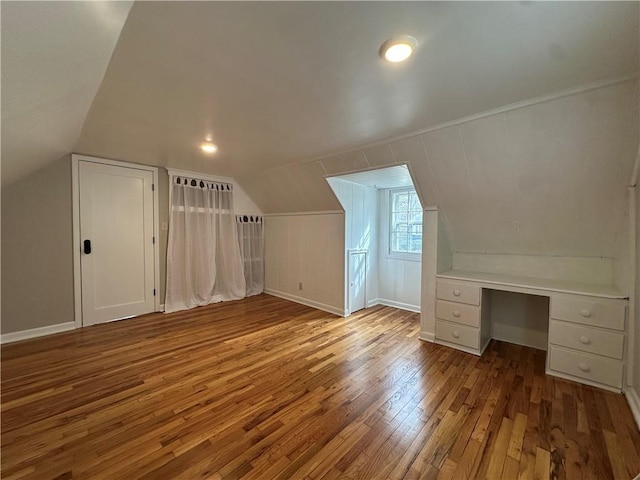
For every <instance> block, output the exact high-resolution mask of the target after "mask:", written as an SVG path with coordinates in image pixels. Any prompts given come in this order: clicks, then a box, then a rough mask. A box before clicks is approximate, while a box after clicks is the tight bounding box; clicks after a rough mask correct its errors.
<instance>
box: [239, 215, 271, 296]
mask: <svg viewBox="0 0 640 480" xmlns="http://www.w3.org/2000/svg"><path fill="white" fill-rule="evenodd" d="M236 222H237V225H238V242H239V243H240V257H242V263H243V265H244V280H245V283H246V284H247V296H250V295H258V294H259V293H262V292H263V290H264V228H263V222H262V217H261V216H259V215H258V216H256V215H238V216H237V217H236Z"/></svg>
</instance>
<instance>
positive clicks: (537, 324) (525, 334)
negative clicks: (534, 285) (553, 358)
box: [489, 290, 549, 350]
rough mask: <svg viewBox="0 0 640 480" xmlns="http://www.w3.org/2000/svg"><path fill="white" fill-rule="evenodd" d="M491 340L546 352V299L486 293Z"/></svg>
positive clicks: (496, 291)
mask: <svg viewBox="0 0 640 480" xmlns="http://www.w3.org/2000/svg"><path fill="white" fill-rule="evenodd" d="M489 296H490V304H491V307H490V312H489V318H490V323H491V338H495V339H496V340H502V341H504V342H508V343H515V344H517V345H525V346H527V347H533V348H537V349H538V350H546V349H547V343H548V338H549V333H548V332H549V297H544V296H538V295H528V294H522V293H514V292H503V291H500V290H489Z"/></svg>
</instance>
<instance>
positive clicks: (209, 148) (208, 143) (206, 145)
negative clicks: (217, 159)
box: [200, 133, 218, 153]
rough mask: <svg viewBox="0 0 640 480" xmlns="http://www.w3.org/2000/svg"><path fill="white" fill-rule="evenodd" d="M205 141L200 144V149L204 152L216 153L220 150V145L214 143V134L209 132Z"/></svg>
mask: <svg viewBox="0 0 640 480" xmlns="http://www.w3.org/2000/svg"><path fill="white" fill-rule="evenodd" d="M204 139H205V142H203V143H201V144H200V149H201V150H202V151H203V152H204V153H216V152H217V151H218V146H217V145H215V144H214V143H213V141H212V140H213V135H211V134H210V133H208V134H207V136H206V137H204Z"/></svg>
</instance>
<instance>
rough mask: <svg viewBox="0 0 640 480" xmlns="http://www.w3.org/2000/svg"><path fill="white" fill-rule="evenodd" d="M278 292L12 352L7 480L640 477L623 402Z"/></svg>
mask: <svg viewBox="0 0 640 480" xmlns="http://www.w3.org/2000/svg"><path fill="white" fill-rule="evenodd" d="M418 331H419V321H418V315H417V314H412V313H409V312H403V311H400V310H396V309H393V308H388V307H375V308H371V309H368V310H364V311H362V312H360V313H358V314H356V315H353V316H351V317H349V318H339V317H335V316H333V315H331V314H327V313H324V312H320V311H318V310H314V309H311V308H308V307H304V306H301V305H297V304H294V303H290V302H287V301H285V300H281V299H277V298H275V297H271V296H268V295H260V296H258V297H252V298H249V299H246V300H243V301H239V302H230V303H224V304H217V305H213V306H210V307H204V308H198V309H195V310H192V311H189V312H187V313H182V314H170V315H163V314H152V315H147V316H144V317H140V318H137V319H131V320H126V321H121V322H115V323H111V324H106V325H98V326H94V327H90V328H85V329H81V330H77V331H73V332H68V333H62V334H58V335H55V336H51V337H48V338H43V339H37V340H29V341H25V342H21V343H18V344H10V345H5V346H3V347H2V397H1V398H2V420H1V426H2V435H1V441H2V478H4V479H7V480H8V479H13V478H32V479H38V480H46V479H54V478H57V479H63V478H103V479H135V478H144V479H172V478H180V479H198V478H211V479H232V478H233V479H235V478H242V479H245V480H248V479H267V480H271V479H284V478H294V479H307V478H310V479H321V478H322V479H338V478H340V479H360V478H371V479H403V478H404V479H416V478H438V479H444V478H456V479H475V478H505V479H517V478H523V479H528V478H532V479H533V478H537V479H545V478H566V479H570V480H573V479H585V480H586V479H613V478H615V479H629V478H633V477H634V476H635V475H636V474H637V473H639V472H640V433H639V432H638V429H637V428H636V425H635V423H634V420H633V418H632V415H631V412H630V410H629V407H628V405H627V404H626V401H625V399H624V398H623V396H621V395H618V394H613V393H609V392H605V391H602V390H598V389H594V388H590V387H586V386H581V385H579V384H576V383H573V382H568V381H564V380H560V379H555V378H553V377H549V376H546V375H545V374H544V352H541V351H537V350H533V349H530V348H525V347H519V346H516V345H510V344H506V343H501V342H492V344H491V345H490V347H489V349H488V350H487V352H486V353H485V354H484V355H483V356H482V357H481V358H478V357H475V356H473V355H469V354H465V353H462V352H459V351H456V350H452V349H449V348H446V347H443V346H439V345H435V344H430V343H426V342H422V341H420V340H418V339H417V335H418Z"/></svg>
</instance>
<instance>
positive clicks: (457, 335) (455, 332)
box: [451, 331, 460, 338]
mask: <svg viewBox="0 0 640 480" xmlns="http://www.w3.org/2000/svg"><path fill="white" fill-rule="evenodd" d="M451 335H453V338H460V334H459V333H458V332H457V331H454V332H453V333H452V334H451Z"/></svg>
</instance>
